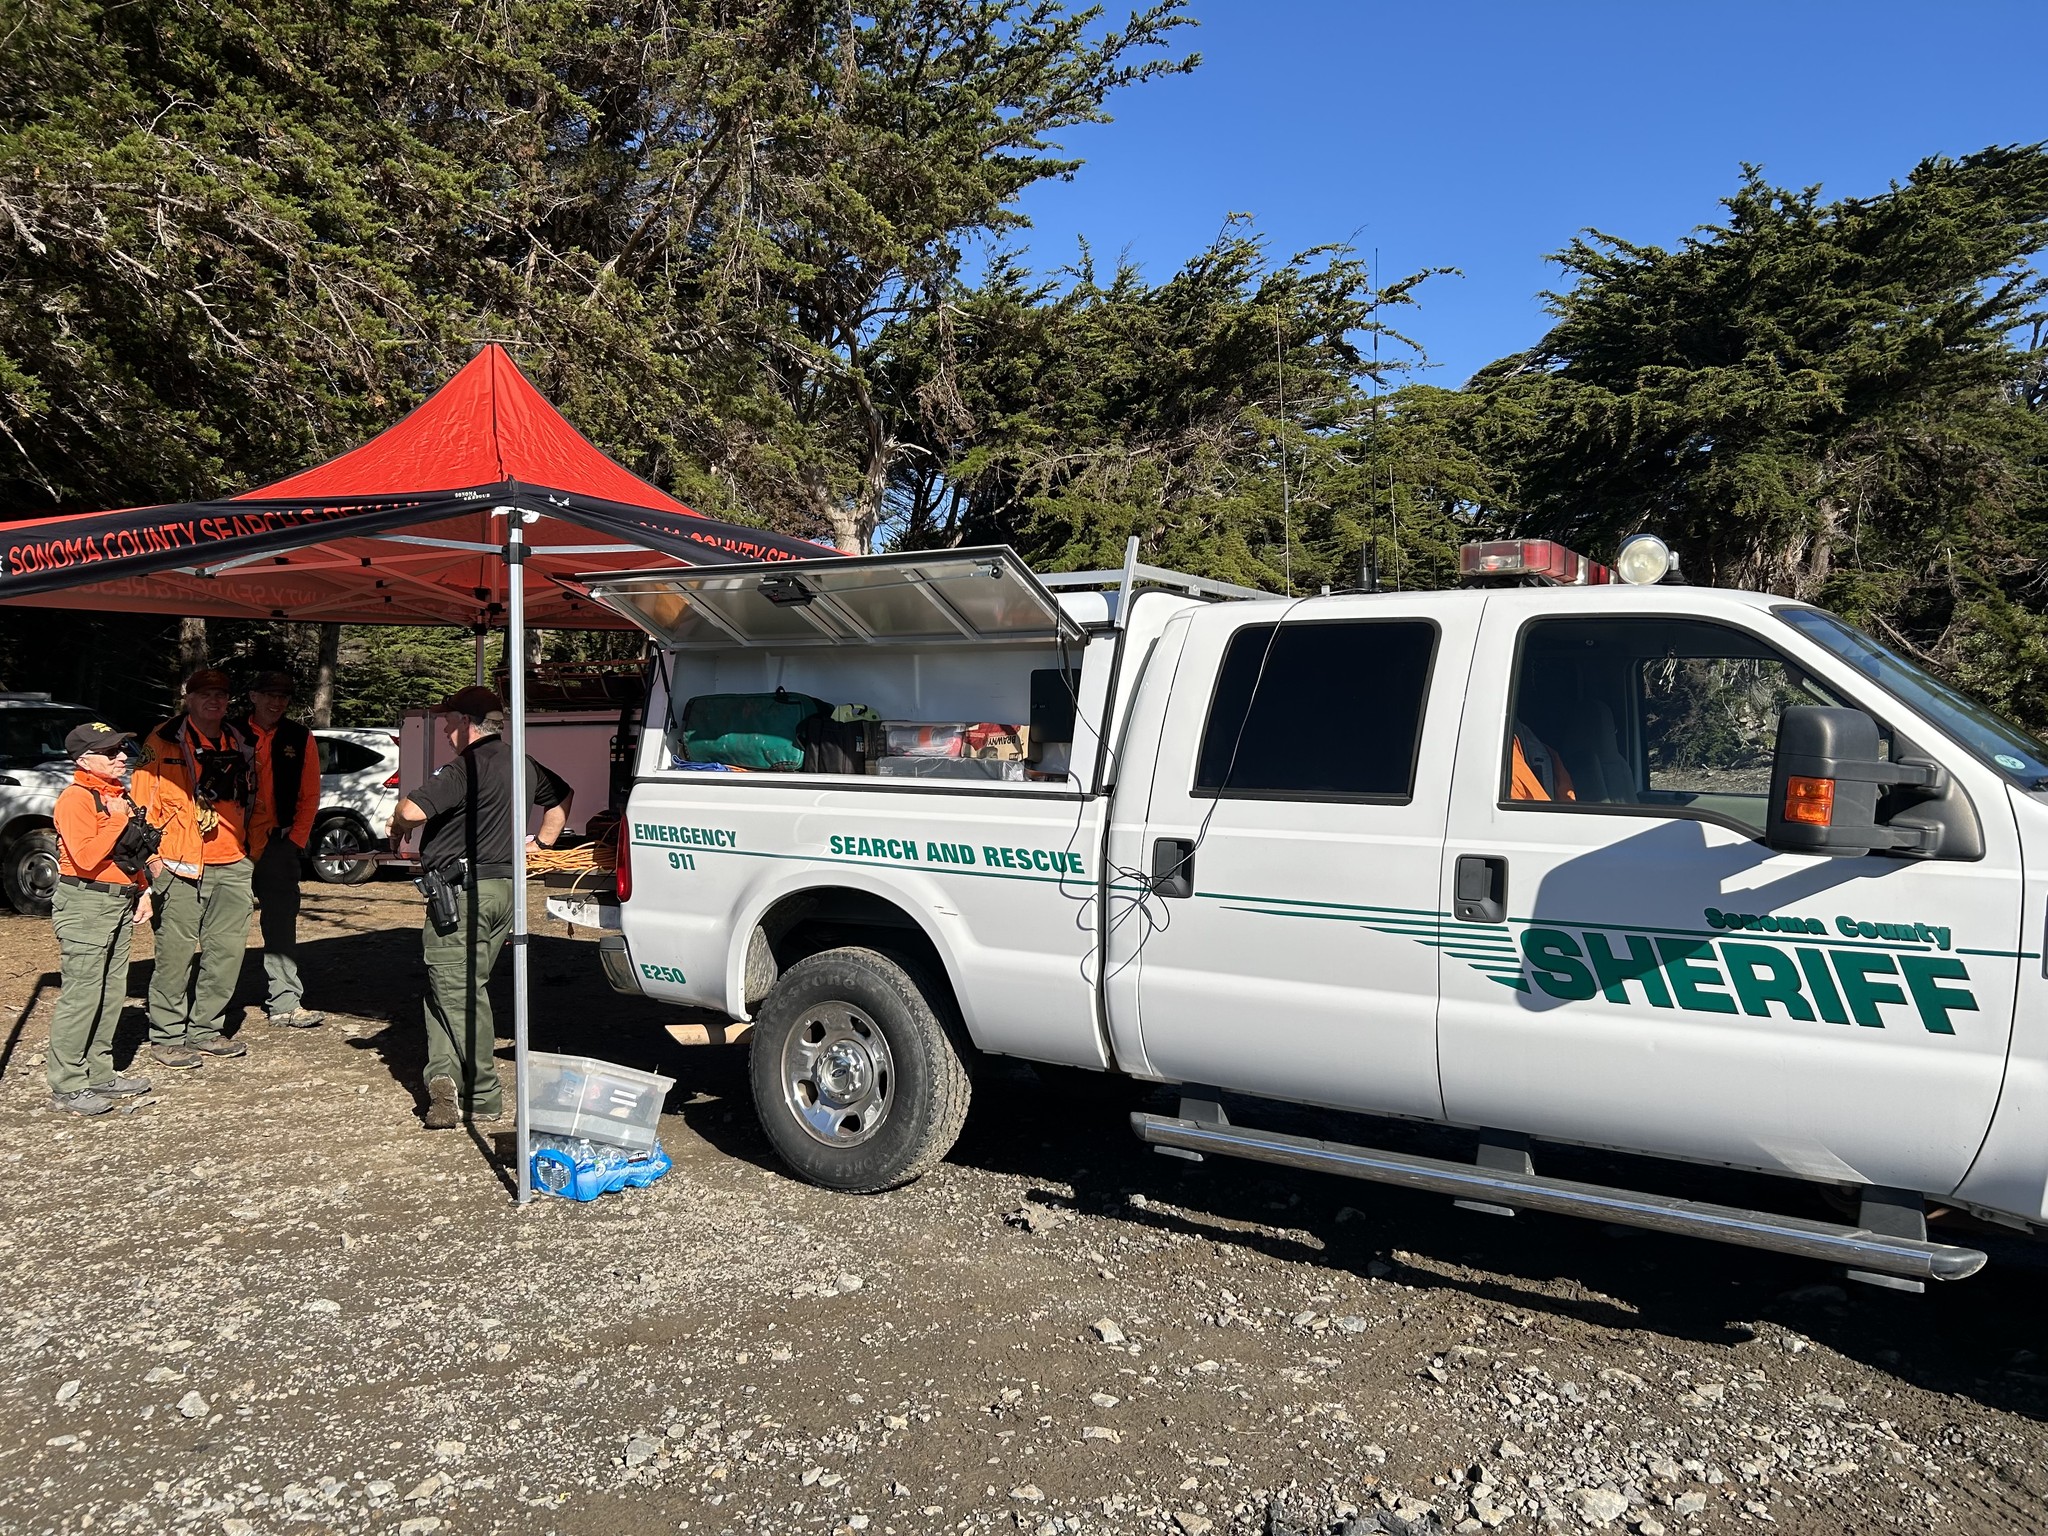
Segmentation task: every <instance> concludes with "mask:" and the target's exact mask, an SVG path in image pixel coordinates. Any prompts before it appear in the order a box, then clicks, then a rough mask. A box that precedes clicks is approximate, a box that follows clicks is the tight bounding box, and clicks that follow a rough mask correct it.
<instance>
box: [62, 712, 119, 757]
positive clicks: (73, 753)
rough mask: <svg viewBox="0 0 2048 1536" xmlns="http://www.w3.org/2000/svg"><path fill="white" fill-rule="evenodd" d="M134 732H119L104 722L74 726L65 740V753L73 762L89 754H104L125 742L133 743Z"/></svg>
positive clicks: (92, 721)
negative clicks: (108, 749)
mask: <svg viewBox="0 0 2048 1536" xmlns="http://www.w3.org/2000/svg"><path fill="white" fill-rule="evenodd" d="M134 739H135V733H134V732H133V731H117V730H115V729H114V728H113V727H112V726H111V725H109V724H107V722H106V721H104V720H90V721H87V722H86V723H85V724H83V725H74V726H73V727H72V728H71V732H70V734H69V735H67V736H66V737H65V738H64V752H65V755H66V756H68V757H69V758H70V759H71V760H72V761H73V762H76V761H78V759H79V758H81V757H83V756H85V754H86V753H88V752H104V751H106V750H107V748H109V747H118V746H119V745H120V744H121V743H122V742H124V741H133V740H134Z"/></svg>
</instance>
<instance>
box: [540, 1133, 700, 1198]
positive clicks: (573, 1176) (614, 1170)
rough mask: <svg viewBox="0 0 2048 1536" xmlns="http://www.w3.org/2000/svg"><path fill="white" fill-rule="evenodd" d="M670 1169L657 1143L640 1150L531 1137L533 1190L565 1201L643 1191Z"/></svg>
mask: <svg viewBox="0 0 2048 1536" xmlns="http://www.w3.org/2000/svg"><path fill="white" fill-rule="evenodd" d="M670 1166H671V1164H670V1163H669V1157H668V1154H667V1153H666V1152H664V1151H662V1150H661V1143H660V1142H656V1143H655V1144H654V1145H653V1146H651V1147H648V1148H644V1149H643V1148H637V1147H621V1146H614V1145H612V1144H611V1143H609V1142H603V1141H592V1140H591V1139H590V1138H589V1137H587V1136H555V1135H550V1134H549V1133H547V1132H545V1131H537V1132H535V1133H534V1136H533V1187H534V1188H535V1189H538V1190H541V1191H543V1192H544V1193H547V1194H550V1195H560V1196H561V1197H562V1198H563V1199H565V1200H595V1199H596V1198H597V1197H598V1196H599V1195H602V1194H607V1193H609V1192H610V1191H612V1190H615V1189H645V1188H646V1187H647V1186H648V1185H649V1184H652V1183H653V1182H654V1181H655V1180H656V1179H658V1178H660V1177H661V1176H662V1175H663V1174H664V1173H667V1172H668V1170H669V1168H670Z"/></svg>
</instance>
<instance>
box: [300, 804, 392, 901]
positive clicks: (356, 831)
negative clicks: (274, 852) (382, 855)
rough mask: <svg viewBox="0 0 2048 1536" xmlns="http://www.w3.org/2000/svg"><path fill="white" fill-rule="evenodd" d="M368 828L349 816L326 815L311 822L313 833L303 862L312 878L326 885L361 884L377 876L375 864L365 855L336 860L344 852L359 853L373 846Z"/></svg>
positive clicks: (373, 842) (374, 845) (374, 844)
mask: <svg viewBox="0 0 2048 1536" xmlns="http://www.w3.org/2000/svg"><path fill="white" fill-rule="evenodd" d="M376 846H377V844H376V843H375V841H374V840H372V838H371V837H370V833H369V830H368V829H367V828H366V827H364V825H363V824H362V823H361V822H360V821H358V820H356V818H355V817H353V816H328V817H325V818H323V819H321V820H319V821H316V822H314V823H313V835H312V837H311V838H310V839H309V840H308V842H307V846H306V862H307V863H308V864H310V865H311V866H312V869H313V874H314V876H315V878H317V879H320V880H323V881H325V882H326V883H327V884H329V885H361V884H362V883H363V882H364V881H365V880H373V879H375V878H376V876H377V866H376V865H375V864H373V863H371V862H370V861H369V860H368V859H361V860H357V861H354V862H350V863H341V862H338V859H339V856H340V855H342V854H345V853H362V852H364V851H366V850H368V849H371V848H374V847H376Z"/></svg>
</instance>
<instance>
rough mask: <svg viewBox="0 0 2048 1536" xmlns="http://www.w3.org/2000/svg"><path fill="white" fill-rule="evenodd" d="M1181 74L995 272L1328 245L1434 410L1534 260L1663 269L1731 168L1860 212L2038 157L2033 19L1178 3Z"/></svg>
mask: <svg viewBox="0 0 2048 1536" xmlns="http://www.w3.org/2000/svg"><path fill="white" fill-rule="evenodd" d="M1190 10H1191V12H1192V14H1194V15H1196V16H1197V17H1198V18H1199V19H1200V21H1201V23H1202V25H1201V26H1200V27H1198V28H1186V29H1183V30H1182V32H1181V33H1180V34H1179V35H1180V37H1181V38H1182V39H1183V40H1184V41H1183V45H1182V51H1183V52H1185V51H1190V50H1199V51H1200V52H1201V53H1202V54H1203V56H1204V58H1203V63H1202V66H1201V68H1200V69H1198V70H1196V71H1195V73H1194V74H1193V75H1191V76H1188V77H1185V78H1177V79H1168V80H1161V81H1155V82H1153V83H1152V84H1150V85H1147V86H1143V87H1140V88H1138V89H1136V90H1133V91H1130V92H1127V93H1126V94H1124V95H1122V96H1120V97H1118V98H1116V99H1115V100H1114V101H1113V102H1112V107H1111V109H1112V111H1114V112H1115V114H1116V118H1117V120H1116V121H1115V122H1114V123H1111V124H1107V125H1103V126H1089V127H1083V128H1075V129H1069V130H1067V131H1066V132H1065V133H1064V134H1063V135H1061V138H1062V140H1063V142H1064V143H1065V145H1066V147H1067V148H1068V149H1069V150H1070V151H1071V152H1072V153H1074V154H1076V155H1079V156H1081V157H1083V158H1085V159H1086V160H1087V161H1088V164H1087V165H1086V166H1085V167H1084V168H1083V169H1082V171H1081V172H1080V173H1079V175H1078V176H1077V177H1076V178H1075V179H1074V180H1073V181H1072V182H1065V183H1062V182H1050V183H1045V184H1042V185H1040V186H1038V187H1036V188H1034V189H1032V190H1031V191H1030V192H1029V193H1027V194H1026V196H1025V199H1024V201H1023V205H1022V206H1023V209H1024V211H1025V212H1026V213H1027V214H1028V215H1029V216H1030V218H1031V220H1032V222H1033V225H1034V226H1035V227H1034V228H1033V229H1031V230H1029V231H1026V232H1024V233H1023V234H1022V235H1021V236H1019V237H1017V238H1016V239H1015V240H1013V241H1012V244H1015V245H1021V246H1023V247H1024V248H1026V249H1027V250H1028V252H1029V255H1030V264H1031V265H1032V266H1033V267H1035V268H1037V269H1039V270H1041V271H1046V270H1050V269H1052V268H1054V267H1057V266H1060V265H1063V264H1065V263H1066V262H1068V261H1070V260H1071V259H1072V257H1073V254H1074V251H1075V240H1076V238H1077V237H1081V236H1085V237H1086V238H1087V239H1088V241H1089V242H1090V243H1091V245H1092V246H1093V247H1094V250H1095V252H1096V255H1097V258H1098V260H1101V261H1103V262H1105V263H1107V262H1109V261H1112V260H1114V258H1115V257H1116V256H1117V254H1118V253H1119V252H1120V251H1127V252H1128V253H1129V254H1130V256H1131V257H1132V258H1133V259H1135V260H1136V261H1137V262H1138V263H1139V264H1140V265H1141V266H1142V267H1143V268H1144V269H1145V272H1146V274H1147V275H1148V276H1149V277H1151V278H1152V279H1154V280H1159V279H1163V278H1164V277H1166V276H1167V275H1169V274H1170V273H1171V272H1172V271H1173V270H1174V269H1175V268H1177V267H1178V266H1179V265H1180V263H1181V262H1182V261H1184V260H1185V259H1186V258H1187V257H1189V256H1190V255H1192V254H1193V253H1194V252H1196V251H1198V250H1200V249H1201V248H1202V247H1203V246H1204V245H1206V244H1207V243H1208V241H1209V240H1210V239H1211V238H1212V237H1213V236H1214V234H1215V233H1216V230H1217V229H1218V227H1219V226H1220V225H1221V223H1222V221H1223V218H1224V216H1225V215H1226V214H1227V213H1232V212H1241V213H1249V214H1252V215H1254V216H1255V218H1256V220H1257V223H1258V227H1259V228H1260V229H1261V230H1262V231H1264V232H1265V233H1266V234H1267V235H1268V236H1270V237H1271V241H1272V248H1273V251H1274V253H1275V254H1276V255H1278V256H1285V255H1289V254H1292V253H1293V252H1294V251H1295V250H1297V249H1300V248H1303V247H1306V246H1310V245H1315V244H1319V243H1322V242H1325V241H1331V240H1348V241H1350V242H1352V243H1353V244H1355V245H1357V246H1359V247H1360V248H1361V249H1362V250H1363V252H1364V253H1365V254H1366V255H1367V256H1368V257H1370V255H1371V253H1372V251H1373V249H1374V248H1375V247H1377V248H1378V250H1379V254H1380V264H1381V268H1382V270H1383V271H1384V272H1385V273H1386V274H1387V275H1388V276H1389V278H1392V277H1396V276H1399V275H1401V274H1403V273H1406V272H1410V271H1413V270H1415V269H1416V268H1419V267H1424V266H1455V267H1458V268H1460V269H1462V271H1463V273H1464V275H1463V276H1462V277H1442V278H1434V279H1432V280H1431V281H1430V282H1429V283H1427V284H1425V285H1424V288H1423V290H1422V295H1421V297H1422V304H1421V307H1420V309H1419V311H1416V310H1411V311H1407V312H1405V313H1404V314H1402V315H1401V316H1400V317H1399V318H1400V319H1401V320H1402V321H1403V323H1404V327H1405V328H1406V329H1408V330H1409V331H1410V333H1411V334H1413V335H1415V336H1416V338H1417V339H1418V340H1419V341H1421V342H1422V343H1423V345H1424V346H1425V347H1426V348H1427V350H1428V352H1429V356H1430V362H1431V363H1432V364H1434V365H1436V366H1434V367H1432V368H1431V369H1430V370H1429V371H1428V372H1427V373H1426V374H1424V375H1423V376H1424V377H1426V378H1427V379H1428V380H1429V381H1430V382H1432V383H1438V384H1445V385H1456V384H1458V383H1461V382H1462V381H1463V380H1464V379H1465V378H1466V376H1467V375H1468V374H1470V373H1471V372H1472V370H1473V369H1475V368H1477V367H1479V366H1481V365H1482V364H1484V363H1487V362H1489V361H1491V360H1492V359H1493V358H1495V357H1498V356H1500V355H1501V354H1502V353H1505V352H1511V351H1514V350H1516V349H1518V348H1521V347H1524V346H1527V345H1529V344H1530V343H1531V342H1533V341H1535V340H1536V339H1537V338H1538V337H1539V336H1541V335H1542V333H1543V330H1544V328H1545V320H1544V315H1543V311H1542V306H1541V301H1540V299H1539V298H1538V294H1539V292H1540V291H1541V290H1542V289H1544V288H1545V287H1550V286H1555V285H1556V283H1557V282H1558V280H1559V273H1558V269H1557V268H1556V267H1555V266H1553V265H1551V264H1550V263H1548V262H1546V261H1545V260H1544V259H1543V258H1544V257H1545V255H1546V254H1548V253H1549V252H1552V251H1555V250H1558V249H1560V248H1561V247H1562V246H1563V245H1564V244H1565V243H1566V242H1567V241H1569V240H1570V238H1571V237H1572V235H1573V234H1574V233H1575V232H1576V231H1578V230H1579V229H1581V228H1585V227H1588V226H1591V227H1594V228H1599V229H1604V230H1607V231H1608V232H1610V233H1613V234H1618V235H1622V236H1625V237H1626V238H1628V239H1631V240H1636V241H1641V242H1646V243H1652V244H1663V245H1668V244H1670V243H1672V242H1674V241H1676V240H1678V239H1680V238H1682V237H1683V236H1684V235H1685V233H1686V232H1687V231H1688V230H1690V229H1691V228H1692V227H1693V226H1695V225H1697V224H1700V223H1704V222H1708V221H1710V220H1713V219H1715V218H1717V217H1718V215H1719V213H1720V211H1721V210H1720V207H1719V203H1718V199H1719V198H1721V197H1722V196H1724V195H1726V194H1727V193H1728V192H1730V191H1731V190H1733V188H1734V186H1735V183H1736V179H1737V176H1738V174H1739V166H1740V164H1741V162H1743V161H1745V160H1751V161H1758V162H1761V163H1762V164H1763V166H1764V168H1765V170H1766V172H1767V173H1768V175H1769V176H1770V177H1771V179H1772V180H1773V181H1775V182H1777V183H1779V184H1780V185H1787V186H1795V187H1799V186H1806V185H1809V184H1811V183H1814V182H1819V183H1821V184H1822V185H1823V188H1824V190H1825V192H1826V194H1827V195H1828V196H1830V197H1835V196H1862V195H1869V194H1872V193H1876V192H1881V191H1883V190H1884V188H1885V186H1886V185H1887V183H1888V182H1890V181H1891V180H1893V179H1894V178H1898V179H1903V178H1904V177H1905V176H1906V174H1907V173H1908V172H1910V171H1911V169H1912V167H1913V166H1914V164H1915V163H1916V162H1917V161H1918V160H1920V159H1921V158H1922V157H1924V156H1926V155H1930V154H1950V155H1954V154H1964V153H1968V152H1969V151H1971V150H1975V149H1981V148H1983V147H1984V146H1985V145H1987V144H1993V143H2024V142H2032V141H2035V140H2038V139H2042V138H2048V97H2044V95H2043V93H2042V90H2041V86H2040V76H2039V61H2040V58H2041V47H2042V44H2043V43H2048V3H2043V0H2033V3H2031V4H2025V5H2022V4H2002V3H1968V0H1921V3H1919V4H1912V5H1907V4H1896V3H1890V0H1857V3H1847V0H1778V3H1776V4H1758V3H1754V0H1712V3H1707V0H1694V3H1677V0H1633V3H1615V0H1597V3H1596V0H1578V3H1547V4H1541V3H1528V4H1507V3H1480V0H1474V3H1464V4H1457V3H1441V0H1440V3H1438V4H1435V5H1429V4H1422V5H1415V4H1407V5H1392V4H1382V3H1374V0H1355V3H1340V0H1193V3H1192V4H1191V6H1190Z"/></svg>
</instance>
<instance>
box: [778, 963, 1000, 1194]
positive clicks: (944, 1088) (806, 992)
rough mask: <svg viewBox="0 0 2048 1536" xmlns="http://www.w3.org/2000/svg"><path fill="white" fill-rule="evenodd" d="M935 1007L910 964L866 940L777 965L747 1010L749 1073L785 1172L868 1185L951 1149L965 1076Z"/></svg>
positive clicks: (872, 1187) (936, 993) (851, 1188)
mask: <svg viewBox="0 0 2048 1536" xmlns="http://www.w3.org/2000/svg"><path fill="white" fill-rule="evenodd" d="M934 999H937V1006H936V1007H935V1006H934ZM946 1006H947V1003H946V998H945V994H944V992H943V991H940V990H937V989H935V988H933V987H931V986H930V985H929V984H928V983H927V982H926V981H925V980H924V978H923V976H922V975H921V974H920V972H919V971H918V970H917V968H916V967H915V966H914V965H913V964H909V963H906V962H904V961H901V960H897V959H893V958H891V957H890V956H888V955H884V954H882V953H880V952H879V951H876V950H872V949H860V948H845V949H828V950H825V951H823V952H822V953H819V954H815V955H812V956H810V957H809V958H807V959H804V960H800V961H798V962H797V963H796V964H795V965H793V966H791V967H790V968H789V969H788V970H787V971H785V972H783V974H782V977H781V979H780V980H778V981H777V982H776V984H775V987H774V989H773V990H772V991H771V992H770V993H769V994H768V998H767V1001H766V1002H764V1003H763V1004H762V1005H761V1008H760V1011H759V1014H758V1015H757V1017H756V1020H755V1024H754V1029H753V1032H752V1049H751V1052H750V1056H749V1072H750V1074H751V1076H752V1079H753V1088H754V1109H755V1112H756V1113H757V1114H759V1116H760V1117H761V1127H762V1129H763V1130H765V1131H766V1132H767V1133H768V1139H769V1141H770V1142H772V1143H773V1144H774V1147H775V1150H776V1152H777V1153H778V1154H779V1155H780V1156H781V1158H782V1160H783V1161H784V1162H785V1163H787V1164H788V1165H789V1166H790V1168H791V1170H792V1171H794V1172H795V1173H797V1174H798V1175H799V1176H801V1177H803V1178H806V1179H809V1180H810V1181H811V1182H812V1183H814V1184H822V1185H824V1186H825V1187H826V1188H827V1189H838V1190H845V1191H847V1192H848V1193H851V1194H873V1193H876V1192H877V1191H880V1190H884V1189H894V1188H895V1187H896V1186H897V1185H899V1184H908V1183H909V1182H910V1181H911V1180H912V1179H914V1178H916V1177H917V1176H918V1175H919V1174H921V1173H923V1172H924V1171H925V1170H926V1169H928V1168H930V1167H931V1166H932V1165H933V1164H934V1163H936V1162H938V1161H939V1159H940V1158H942V1157H944V1156H945V1155H946V1153H947V1152H949V1151H951V1150H952V1146H953V1143H954V1141H955V1140H956V1139H957V1138H958V1136H959V1134H960V1126H961V1124H962V1122H964V1121H965V1120H966V1118H967V1100H968V1080H967V1067H966V1064H965V1062H963V1061H962V1059H961V1051H960V1048H959V1047H958V1046H957V1045H956V1044H955V1041H954V1034H953V1032H952V1031H951V1030H949V1029H948V1027H947V1023H948V1021H947V1019H946V1018H944V1017H942V1015H941V1013H940V1012H939V1009H941V1008H945V1007H946Z"/></svg>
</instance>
